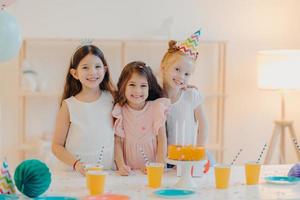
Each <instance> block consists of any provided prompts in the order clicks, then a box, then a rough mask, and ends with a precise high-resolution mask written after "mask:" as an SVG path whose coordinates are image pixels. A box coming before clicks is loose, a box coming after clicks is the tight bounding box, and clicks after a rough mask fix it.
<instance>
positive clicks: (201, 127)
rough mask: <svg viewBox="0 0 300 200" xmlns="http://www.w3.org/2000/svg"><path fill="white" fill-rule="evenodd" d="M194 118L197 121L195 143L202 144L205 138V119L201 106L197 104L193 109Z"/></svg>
mask: <svg viewBox="0 0 300 200" xmlns="http://www.w3.org/2000/svg"><path fill="white" fill-rule="evenodd" d="M194 114H195V119H196V122H198V135H197V145H199V146H204V145H205V143H206V140H207V135H208V134H207V132H208V131H207V127H208V125H207V119H206V116H205V113H204V111H203V108H202V106H201V105H199V106H198V107H197V108H196V109H194Z"/></svg>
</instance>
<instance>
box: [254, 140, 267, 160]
mask: <svg viewBox="0 0 300 200" xmlns="http://www.w3.org/2000/svg"><path fill="white" fill-rule="evenodd" d="M266 147H267V143H265V145H264V147H263V149H262V150H261V152H260V154H259V157H258V159H257V161H256V163H259V161H260V159H261V157H262V155H263V153H264V151H265V150H266Z"/></svg>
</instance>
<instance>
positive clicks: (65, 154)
mask: <svg viewBox="0 0 300 200" xmlns="http://www.w3.org/2000/svg"><path fill="white" fill-rule="evenodd" d="M69 127H70V115H69V111H68V107H67V105H66V103H65V102H63V103H62V106H61V108H60V109H59V111H58V114H57V118H56V127H55V132H54V136H53V140H52V152H53V154H54V155H55V156H56V157H57V158H58V159H59V160H60V161H62V162H63V163H65V164H67V165H69V166H71V167H74V168H75V169H76V171H78V172H80V173H81V174H83V175H84V174H85V170H84V165H83V163H81V162H80V161H77V158H75V157H74V156H73V155H72V154H71V153H70V152H69V151H67V150H66V148H65V143H66V139H67V135H68V131H69ZM74 164H75V166H74Z"/></svg>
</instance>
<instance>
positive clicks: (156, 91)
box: [115, 61, 163, 106]
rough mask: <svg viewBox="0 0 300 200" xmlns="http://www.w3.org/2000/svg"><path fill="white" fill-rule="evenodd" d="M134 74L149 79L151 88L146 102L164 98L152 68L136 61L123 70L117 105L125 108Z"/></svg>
mask: <svg viewBox="0 0 300 200" xmlns="http://www.w3.org/2000/svg"><path fill="white" fill-rule="evenodd" d="M133 73H137V74H139V75H141V76H144V77H146V79H147V82H148V86H149V92H148V94H149V95H148V98H147V99H146V101H153V100H155V99H158V98H160V97H162V96H163V91H162V88H161V87H160V86H159V84H158V83H157V80H156V78H155V76H154V74H153V73H152V70H151V68H150V67H149V66H146V63H144V62H141V61H134V62H131V63H128V64H127V65H126V66H125V67H124V68H123V70H122V73H121V75H120V78H119V81H118V84H117V86H118V92H117V95H116V99H115V103H119V104H120V105H121V106H123V105H124V104H125V103H126V97H125V89H126V85H127V83H128V81H129V79H130V78H131V76H132V74H133Z"/></svg>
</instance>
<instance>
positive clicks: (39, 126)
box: [18, 38, 226, 162]
mask: <svg viewBox="0 0 300 200" xmlns="http://www.w3.org/2000/svg"><path fill="white" fill-rule="evenodd" d="M79 41H80V39H46V38H44V39H25V40H24V43H23V46H22V49H21V53H20V56H19V58H20V59H19V65H20V67H19V80H20V84H19V85H20V89H19V102H20V104H19V107H20V109H19V110H20V119H19V123H18V124H19V133H20V148H19V149H20V156H21V159H24V158H26V157H27V156H31V154H30V153H29V154H28V149H33V150H34V148H36V146H34V145H30V141H31V138H42V137H43V135H42V133H47V134H49V135H48V136H49V137H51V134H52V132H53V130H54V122H55V121H54V120H55V116H56V112H57V110H58V107H59V100H60V96H61V93H62V89H63V85H64V78H65V74H66V71H67V68H68V64H69V59H70V58H71V55H72V54H73V51H74V49H75V48H76V47H77V46H78V44H80V42H79ZM93 44H95V45H96V46H98V47H100V49H102V50H103V52H104V55H105V57H106V59H107V61H108V64H109V67H110V72H111V74H112V78H113V81H114V82H115V83H116V82H117V80H118V77H119V74H120V72H121V69H122V67H123V66H124V65H125V64H126V63H128V62H130V61H133V60H142V61H144V62H146V63H147V64H148V65H150V66H151V67H152V68H153V71H154V73H155V74H156V75H158V74H159V66H160V61H161V58H162V56H163V54H164V52H165V51H166V49H167V44H168V42H167V41H164V40H143V41H142V40H94V42H93ZM225 57H226V42H224V41H202V43H201V45H200V52H199V59H198V61H197V63H196V65H197V66H196V71H195V73H194V74H193V76H192V79H191V84H192V85H195V86H196V87H198V89H199V90H200V91H201V92H202V93H203V95H204V97H205V106H204V107H205V110H206V113H207V116H208V119H209V127H210V133H209V145H208V147H210V148H211V149H213V150H214V151H215V152H216V158H217V160H218V161H219V162H222V160H223V150H224V133H223V130H224V107H225V99H226V93H225ZM24 60H27V61H29V62H30V63H31V64H32V68H33V69H32V70H34V71H36V72H37V74H38V81H39V82H41V81H42V82H44V83H46V85H47V87H46V88H44V89H43V91H32V92H24V91H22V90H21V79H22V67H21V66H22V63H23V61H24ZM204 74H205V76H204ZM48 136H47V137H48ZM40 141H42V139H41V140H40ZM49 151H50V150H49Z"/></svg>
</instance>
